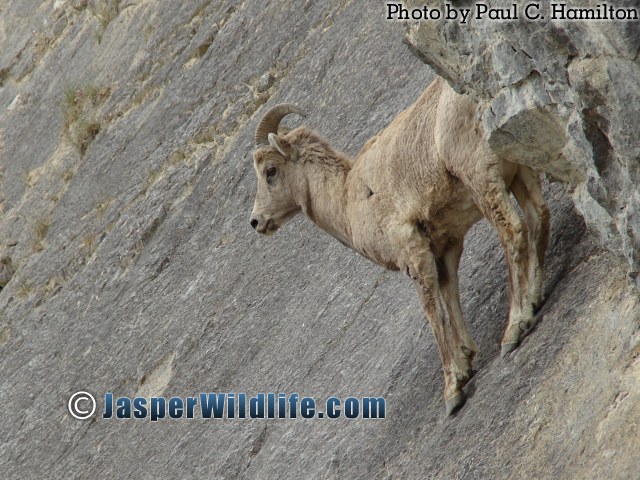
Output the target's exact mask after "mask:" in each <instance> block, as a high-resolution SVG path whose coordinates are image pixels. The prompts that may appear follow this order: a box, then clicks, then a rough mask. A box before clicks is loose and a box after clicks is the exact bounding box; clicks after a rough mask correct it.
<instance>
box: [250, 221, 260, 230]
mask: <svg viewBox="0 0 640 480" xmlns="http://www.w3.org/2000/svg"><path fill="white" fill-rule="evenodd" d="M250 223H251V226H252V227H253V229H254V230H255V229H256V228H258V220H257V219H256V218H252V219H251V222H250Z"/></svg>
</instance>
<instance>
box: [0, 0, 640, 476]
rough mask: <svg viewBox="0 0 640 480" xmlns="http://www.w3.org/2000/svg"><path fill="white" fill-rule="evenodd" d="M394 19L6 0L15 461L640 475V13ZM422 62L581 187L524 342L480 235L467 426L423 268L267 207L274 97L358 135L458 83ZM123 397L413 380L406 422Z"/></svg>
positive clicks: (213, 471)
mask: <svg viewBox="0 0 640 480" xmlns="http://www.w3.org/2000/svg"><path fill="white" fill-rule="evenodd" d="M428 3H429V2H425V4H428ZM434 3H435V2H434ZM455 3H456V4H460V5H467V4H470V2H455ZM384 16H385V7H384V4H382V3H374V2H365V1H353V2H343V1H337V0H336V1H327V2H312V1H279V2H275V1H274V2H272V1H265V2H249V1H240V0H238V1H233V0H228V1H218V2H214V1H210V0H200V1H189V2H157V1H153V0H150V1H144V2H143V1H139V2H133V1H132V2H127V1H123V2H117V1H113V0H92V1H86V0H56V1H53V0H50V1H36V0H25V1H20V2H15V1H9V0H0V46H1V48H0V258H1V262H0V287H2V289H1V290H0V408H1V409H2V415H0V431H1V432H2V433H3V435H2V438H0V471H1V472H2V475H1V476H2V477H3V478H10V479H14V478H15V479H18V478H104V477H113V478H260V479H262V478H442V479H450V478H465V479H476V478H477V479H485V478H496V479H498V478H504V479H507V478H530V479H540V478H611V479H613V478H616V479H618V478H620V479H623V478H637V472H638V461H637V459H638V458H639V457H640V438H638V424H639V423H640V304H639V300H638V292H637V289H636V287H635V286H634V285H633V284H632V283H630V282H629V278H630V277H629V275H630V274H632V275H633V274H634V273H635V272H636V271H637V262H638V257H637V252H638V238H639V237H638V232H639V229H638V219H639V215H640V210H639V207H640V205H639V203H640V197H639V193H638V188H637V185H638V152H637V147H638V142H637V133H638V129H637V121H638V92H639V91H640V90H639V89H638V88H637V87H638V81H639V79H640V77H639V76H638V60H637V53H638V38H639V37H638V24H637V23H628V24H624V25H622V26H620V25H618V24H615V23H607V24H594V25H590V26H588V27H586V26H584V25H582V24H579V23H571V24H566V25H564V26H561V25H557V24H555V23H546V24H545V23H532V24H530V23H526V22H506V23H500V24H498V23H485V24H481V23H473V24H471V25H468V26H459V27H455V26H453V25H451V24H449V23H443V22H440V23H438V24H433V25H432V24H430V23H428V22H422V23H420V24H418V25H414V26H411V27H410V31H409V35H408V40H407V42H408V43H410V44H411V46H412V47H411V50H413V51H414V53H418V54H419V57H420V58H418V56H416V55H414V54H412V53H411V51H410V49H408V48H407V46H406V45H403V43H402V38H403V35H404V34H405V32H404V28H405V27H404V26H403V24H402V23H401V22H391V21H385V20H384ZM527 39H528V40H530V41H527ZM462 59H464V61H462ZM421 60H423V61H426V62H427V63H428V64H429V65H430V66H431V67H432V69H433V70H434V71H435V72H437V73H438V74H441V75H443V76H444V77H445V78H446V79H447V80H448V81H449V82H451V83H452V84H453V85H455V86H456V88H458V89H459V90H461V91H462V90H464V91H469V92H470V93H472V94H473V95H475V96H476V97H477V98H478V100H479V104H480V106H481V107H480V109H479V115H482V118H483V122H484V125H485V128H486V132H487V135H488V137H489V139H490V141H491V142H492V144H493V145H494V148H496V150H497V151H500V152H503V153H504V152H508V153H509V154H511V155H513V156H514V159H517V160H518V161H523V162H527V163H530V164H532V165H534V166H535V167H536V168H538V169H539V170H541V171H543V172H546V173H547V174H548V177H549V179H550V180H552V181H551V182H546V184H545V193H546V196H547V198H548V200H549V204H550V207H551V209H552V216H553V219H552V222H553V226H552V228H553V231H552V238H551V242H550V246H549V250H548V261H547V269H546V277H545V297H546V302H545V304H544V306H543V308H542V310H541V312H540V313H539V314H538V319H539V323H538V326H537V327H536V329H535V330H534V331H533V332H532V333H531V334H530V335H529V336H528V337H527V338H526V339H525V340H524V342H523V343H522V345H521V346H520V347H519V348H518V349H517V350H516V351H515V352H514V353H513V354H512V355H511V356H510V357H509V358H508V359H502V358H500V354H499V351H500V346H499V341H500V337H501V335H502V331H503V328H504V325H505V321H506V316H507V296H508V292H507V284H506V276H507V271H506V266H505V264H504V259H503V255H502V249H501V247H500V245H499V243H498V241H497V237H496V235H495V233H494V232H493V231H492V230H491V228H490V227H489V225H488V224H487V223H486V222H484V221H483V222H480V223H479V224H477V225H476V226H475V227H474V228H473V229H472V231H471V232H470V234H469V236H468V238H467V241H466V244H465V254H464V257H463V260H462V266H461V272H460V275H461V283H462V285H461V290H462V304H463V309H464V313H465V317H466V320H467V322H468V324H469V326H470V330H471V333H472V334H473V336H474V338H475V339H476V342H477V343H478V345H479V347H480V353H479V356H478V358H477V359H476V368H477V370H478V373H477V374H476V376H475V377H474V378H473V380H472V382H471V384H470V385H469V387H468V393H469V399H468V401H467V404H466V405H465V406H464V408H463V409H462V410H461V411H460V412H459V413H458V414H457V416H455V417H446V416H445V415H444V407H443V402H442V388H443V385H442V383H443V381H442V374H441V366H440V361H439V358H438V353H437V350H436V346H435V342H434V340H433V338H432V335H431V332H430V330H429V327H428V325H427V324H426V321H425V319H424V317H423V314H422V310H421V307H420V305H419V302H418V299H417V298H416V296H415V293H414V291H413V288H412V286H411V284H410V281H409V279H408V278H406V277H405V276H402V275H401V274H397V273H392V272H386V271H383V270H381V269H380V268H378V267H376V266H375V265H373V264H371V263H370V262H368V261H367V260H365V259H364V258H362V257H360V256H358V255H357V254H355V253H354V252H352V251H351V250H349V249H347V248H345V247H343V246H342V245H341V244H340V243H338V242H337V241H335V240H334V239H332V238H330V237H328V236H327V235H326V234H324V233H322V232H321V231H320V230H319V229H317V228H316V227H315V226H314V225H312V224H311V223H310V222H308V221H306V220H304V219H303V218H298V219H296V220H294V221H293V222H292V223H291V224H290V225H287V226H286V227H285V228H284V229H282V230H281V231H279V232H278V233H277V235H275V236H274V237H272V238H264V237H261V236H258V235H257V234H256V233H255V232H254V231H253V230H252V229H251V227H250V225H249V214H250V211H251V208H252V204H253V195H254V192H255V185H256V182H255V178H254V172H253V167H252V165H251V151H252V148H253V142H252V137H253V132H254V130H255V127H256V124H257V122H258V121H259V118H260V116H261V114H262V113H263V112H264V111H265V108H268V107H269V106H271V105H273V104H275V103H279V102H283V101H287V102H294V103H297V104H299V105H300V106H301V107H302V108H303V109H304V110H305V111H307V112H308V116H307V118H306V119H304V124H305V125H307V126H309V127H311V128H314V129H315V130H317V131H318V132H320V133H321V134H322V135H324V136H325V137H326V138H328V139H330V140H331V141H332V143H333V144H334V145H335V146H336V147H337V148H339V149H342V150H344V151H346V152H347V153H350V154H355V153H356V152H357V151H358V150H359V148H360V147H361V146H362V144H363V143H364V142H365V141H366V140H367V139H368V138H369V137H370V136H372V135H373V134H374V133H375V132H377V131H378V130H380V129H381V128H383V127H384V126H385V125H387V124H388V123H389V122H390V120H391V119H392V118H393V117H394V116H395V115H396V114H398V113H399V112H400V111H401V110H402V109H403V108H404V107H406V106H408V105H409V104H410V103H412V102H413V101H414V100H415V98H417V96H418V95H419V94H420V92H422V90H423V89H424V88H425V87H426V86H427V85H428V84H429V82H430V81H431V79H432V78H433V76H434V74H433V72H432V70H431V69H430V68H429V67H427V66H425V64H424V63H423V61H421ZM295 121H296V120H295V119H292V121H291V122H292V123H291V126H294V125H295V123H293V122H295ZM523 146H524V147H523ZM634 262H635V263H634ZM81 390H86V391H88V392H91V393H92V394H94V395H95V396H96V397H97V398H98V411H97V412H96V414H95V415H94V416H93V417H92V418H91V419H89V420H84V421H81V420H76V419H74V418H73V417H72V416H71V415H70V413H69V411H68V409H67V401H68V400H69V398H70V396H71V395H72V394H73V393H74V392H77V391H81ZM106 392H113V394H114V395H116V396H127V397H134V396H137V395H139V396H145V397H150V396H165V397H171V396H179V397H186V396H192V395H197V394H198V393H199V392H246V393H247V394H248V395H254V394H256V393H259V392H286V393H291V392H298V393H300V394H301V395H309V396H314V397H315V398H316V399H325V398H327V397H329V396H330V395H336V396H338V397H341V398H346V397H348V396H356V397H361V396H384V397H385V398H386V402H387V412H386V413H387V415H386V418H385V419H379V420H370V419H362V418H361V419H351V420H350V419H346V418H339V419H335V420H331V419H327V418H325V419H313V420H310V419H309V420H307V419H302V418H297V419H275V420H274V419H243V420H242V419H234V420H231V419H226V420H222V419H218V420H216V419H211V420H204V419H201V418H196V419H184V418H183V419H169V418H165V419H162V420H160V421H158V422H151V421H150V420H149V419H145V420H138V419H123V420H116V419H104V418H101V410H102V404H101V399H102V396H103V395H104V394H105V393H106Z"/></svg>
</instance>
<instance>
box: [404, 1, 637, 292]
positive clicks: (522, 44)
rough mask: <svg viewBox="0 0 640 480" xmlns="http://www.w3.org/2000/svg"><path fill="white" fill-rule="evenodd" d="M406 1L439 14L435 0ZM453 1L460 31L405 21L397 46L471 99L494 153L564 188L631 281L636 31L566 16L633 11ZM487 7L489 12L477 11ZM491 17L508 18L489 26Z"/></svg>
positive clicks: (597, 5) (627, 24) (633, 26)
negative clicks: (464, 13) (403, 45)
mask: <svg viewBox="0 0 640 480" xmlns="http://www.w3.org/2000/svg"><path fill="white" fill-rule="evenodd" d="M408 3H409V4H410V5H413V6H414V7H417V6H422V5H428V6H429V8H431V9H437V10H441V11H443V12H444V11H445V9H446V6H445V3H446V2H444V1H442V0H437V1H425V2H422V1H412V2H408ZM452 3H454V7H453V8H457V9H460V8H470V9H471V14H470V15H469V18H470V20H468V21H467V23H465V24H462V22H461V21H456V20H449V21H440V22H435V21H422V22H415V23H413V24H412V25H411V26H409V27H408V34H407V37H406V42H407V44H408V45H410V47H411V48H412V50H413V51H414V52H416V53H417V55H418V56H419V57H420V58H421V59H422V60H423V61H424V62H425V63H427V64H428V65H429V66H431V67H432V68H433V69H434V70H435V71H436V72H437V73H438V74H440V75H442V76H444V77H445V78H446V79H447V80H448V81H449V83H450V84H451V85H452V86H453V87H454V88H455V89H456V90H458V91H461V92H469V93H471V94H473V95H475V96H476V97H477V98H478V99H479V101H480V106H479V115H481V117H482V121H483V124H484V127H485V129H486V135H487V137H488V139H489V142H490V143H491V145H492V147H493V149H494V150H495V151H496V152H497V153H499V154H502V155H506V156H508V157H511V158H513V159H514V161H517V162H521V163H525V164H528V165H531V166H533V167H535V168H536V169H537V170H539V171H543V172H546V173H548V174H550V175H551V176H552V178H555V179H558V180H560V181H562V182H563V183H565V184H566V185H567V186H568V188H569V189H570V191H571V192H572V197H573V200H574V203H575V205H576V208H577V209H578V211H579V212H580V214H581V215H582V216H583V217H584V219H585V221H586V222H587V225H588V226H589V227H590V228H589V230H590V232H591V233H592V234H593V236H594V238H596V239H597V240H598V241H599V242H600V243H601V244H602V245H604V246H606V247H607V248H609V249H610V250H612V251H613V252H615V253H617V254H618V255H620V256H621V257H622V258H624V259H625V260H626V261H627V263H628V267H627V268H628V273H629V275H630V276H631V277H632V278H634V279H636V278H637V276H638V273H639V272H640V216H639V214H638V212H639V208H640V191H639V188H638V185H640V134H639V131H640V130H639V129H638V126H637V124H638V119H640V97H639V96H638V92H639V91H640V62H639V60H638V54H639V53H640V23H639V21H638V20H622V21H615V20H603V21H593V20H592V21H583V20H577V19H576V18H580V17H581V16H587V15H593V16H594V17H596V18H597V16H600V18H604V17H605V16H608V18H611V17H612V16H613V17H614V18H615V17H616V15H617V16H618V17H620V16H623V17H626V15H623V14H624V13H625V12H626V10H627V9H628V8H630V9H631V10H632V11H633V12H636V14H637V15H640V14H639V13H638V12H639V9H638V3H637V2H635V1H633V0H628V1H621V2H615V5H613V4H611V5H607V4H606V3H604V2H599V1H596V0H588V1H585V0H572V1H568V2H556V3H554V2H546V3H540V2H537V3H535V2H534V3H533V5H534V7H533V8H532V7H529V10H528V11H527V5H529V4H531V3H532V2H502V3H501V2H496V4H491V5H488V4H487V7H486V8H482V9H478V7H477V5H475V4H469V5H467V3H469V2H467V3H464V2H462V3H457V4H456V3H455V2H452ZM512 5H516V6H517V10H516V11H515V14H514V9H513V7H512ZM536 6H537V7H536ZM489 7H491V10H492V11H493V12H494V14H493V15H492V14H491V11H485V10H487V8H489ZM605 7H606V8H605ZM449 8H451V7H449ZM576 9H579V10H576ZM611 9H614V10H616V11H618V10H621V12H619V13H618V14H615V13H612V12H611ZM490 15H491V16H490ZM500 15H502V16H503V18H512V20H508V21H506V20H505V21H500V20H492V19H491V18H492V17H493V18H495V17H496V16H500ZM515 15H517V20H516V19H515Z"/></svg>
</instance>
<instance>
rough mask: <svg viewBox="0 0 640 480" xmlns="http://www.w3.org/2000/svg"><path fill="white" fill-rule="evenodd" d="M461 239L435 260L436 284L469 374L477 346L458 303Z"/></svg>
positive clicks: (457, 349)
mask: <svg viewBox="0 0 640 480" xmlns="http://www.w3.org/2000/svg"><path fill="white" fill-rule="evenodd" d="M463 241H464V239H460V240H459V241H458V242H457V243H453V244H452V245H451V246H450V247H449V248H448V249H447V250H446V251H445V252H444V255H443V256H442V259H441V260H440V261H436V265H437V266H438V284H439V286H440V291H441V292H442V296H443V298H444V303H445V305H446V307H447V313H448V314H449V319H450V322H451V327H452V333H453V342H454V345H455V350H454V351H455V352H456V355H458V356H460V362H461V363H463V364H465V365H466V367H467V370H468V372H469V375H472V371H471V364H472V362H473V359H474V358H475V356H476V354H477V353H478V346H477V345H476V342H474V341H473V338H472V337H471V335H470V334H469V331H468V330H467V325H466V323H465V321H464V317H463V315H462V306H461V305H460V283H459V280H458V268H459V266H460V257H461V256H462V248H463Z"/></svg>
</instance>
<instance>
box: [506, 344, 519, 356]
mask: <svg viewBox="0 0 640 480" xmlns="http://www.w3.org/2000/svg"><path fill="white" fill-rule="evenodd" d="M518 345H520V343H519V342H510V343H503V344H502V352H501V355H502V358H504V357H506V356H507V355H509V354H510V353H511V352H513V351H514V350H515V349H516V348H518Z"/></svg>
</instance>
